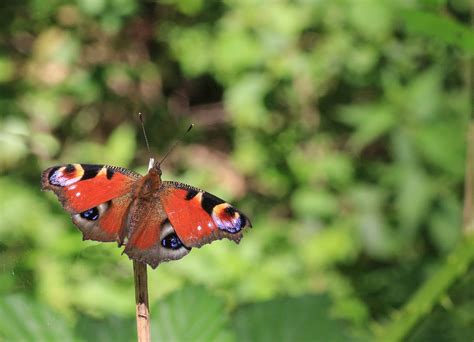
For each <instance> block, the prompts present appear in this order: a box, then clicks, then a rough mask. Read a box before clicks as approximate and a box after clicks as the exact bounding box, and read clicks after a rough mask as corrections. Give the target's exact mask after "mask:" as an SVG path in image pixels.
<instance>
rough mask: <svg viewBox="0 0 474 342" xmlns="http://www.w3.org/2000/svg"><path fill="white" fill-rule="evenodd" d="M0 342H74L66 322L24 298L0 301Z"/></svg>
mask: <svg viewBox="0 0 474 342" xmlns="http://www.w3.org/2000/svg"><path fill="white" fill-rule="evenodd" d="M0 338H1V339H5V340H7V341H73V334H72V331H71V329H70V328H69V326H68V324H67V323H66V320H65V319H64V318H63V317H61V316H59V315H57V314H55V313H53V312H52V311H51V310H50V309H49V308H48V307H46V306H44V305H42V304H39V303H37V302H35V300H34V299H32V298H27V297H26V296H23V295H11V296H8V297H4V298H1V299H0Z"/></svg>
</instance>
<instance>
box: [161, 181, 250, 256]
mask: <svg viewBox="0 0 474 342" xmlns="http://www.w3.org/2000/svg"><path fill="white" fill-rule="evenodd" d="M162 191H163V193H162V194H160V199H161V201H162V203H163V206H164V208H165V210H166V214H167V215H168V219H169V220H170V222H171V225H172V226H173V227H174V229H175V230H176V234H177V235H178V236H179V238H180V239H181V241H182V242H183V243H184V245H185V246H187V247H200V246H202V245H204V244H206V243H210V242H212V241H214V240H220V239H222V238H228V239H230V240H233V241H235V242H237V243H238V242H239V241H240V239H241V237H242V233H241V230H242V229H243V228H244V227H245V226H246V225H247V224H248V225H250V221H249V220H248V218H247V217H246V216H245V215H244V214H242V213H241V212H240V211H238V210H237V209H235V208H234V207H232V206H231V205H230V204H228V203H226V202H224V201H223V200H222V199H220V198H218V197H216V196H214V195H211V194H209V193H207V192H205V191H202V190H199V189H196V188H194V187H191V186H189V185H185V184H181V183H177V182H163V190H162Z"/></svg>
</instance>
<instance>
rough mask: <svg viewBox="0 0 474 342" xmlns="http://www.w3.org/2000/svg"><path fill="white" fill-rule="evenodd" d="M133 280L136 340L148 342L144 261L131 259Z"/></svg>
mask: <svg viewBox="0 0 474 342" xmlns="http://www.w3.org/2000/svg"><path fill="white" fill-rule="evenodd" d="M143 132H145V129H143ZM154 162H155V160H154V159H153V158H150V162H149V164H148V170H150V169H151V168H152V167H153V164H154ZM133 282H134V284H135V304H136V320H137V340H138V342H150V341H151V331H150V306H149V304H148V277H147V269H146V264H145V263H143V262H139V261H136V260H133Z"/></svg>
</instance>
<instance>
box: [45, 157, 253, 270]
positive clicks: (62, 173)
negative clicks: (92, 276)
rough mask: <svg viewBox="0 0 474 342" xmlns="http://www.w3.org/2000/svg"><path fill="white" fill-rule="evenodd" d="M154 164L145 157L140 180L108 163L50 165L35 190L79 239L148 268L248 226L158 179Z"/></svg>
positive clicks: (208, 200)
mask: <svg viewBox="0 0 474 342" xmlns="http://www.w3.org/2000/svg"><path fill="white" fill-rule="evenodd" d="M162 161H163V160H162ZM160 164H161V162H154V161H153V159H151V160H150V168H149V171H148V174H146V175H145V176H142V175H140V174H138V173H136V172H133V171H131V170H127V169H125V168H122V167H116V166H108V165H91V164H67V165H61V166H54V167H50V168H48V169H46V170H44V171H43V173H42V176H41V186H42V190H51V191H53V192H54V193H55V194H56V195H57V197H58V199H59V201H60V202H61V204H62V206H63V207H64V209H65V210H66V211H67V212H69V213H70V214H71V217H72V221H73V223H74V224H75V225H76V226H77V227H78V228H79V229H80V230H81V232H82V234H83V239H84V240H95V241H102V242H113V241H116V242H117V243H118V246H119V247H121V246H123V245H125V249H124V251H123V252H124V253H125V254H127V255H128V256H129V258H130V259H134V260H137V261H140V262H144V263H147V264H148V265H150V266H151V267H153V268H156V267H157V266H158V265H159V264H160V262H162V261H168V260H176V259H180V258H182V257H184V256H185V255H186V254H188V253H189V252H190V250H191V248H193V247H201V246H202V245H204V244H207V243H211V242H212V241H214V240H220V239H223V238H227V239H230V240H233V241H235V242H236V243H239V241H240V239H241V238H242V230H243V229H244V228H245V227H247V226H250V227H251V223H250V221H249V219H248V218H247V216H245V215H244V214H243V213H242V212H241V211H239V210H238V209H236V208H235V207H233V206H232V205H230V204H229V203H227V202H225V201H224V200H222V199H220V198H218V197H216V196H214V195H211V194H210V193H208V192H206V191H203V190H201V189H198V188H196V187H193V186H190V185H186V184H182V183H179V182H174V181H162V180H161V174H162V172H161V168H160Z"/></svg>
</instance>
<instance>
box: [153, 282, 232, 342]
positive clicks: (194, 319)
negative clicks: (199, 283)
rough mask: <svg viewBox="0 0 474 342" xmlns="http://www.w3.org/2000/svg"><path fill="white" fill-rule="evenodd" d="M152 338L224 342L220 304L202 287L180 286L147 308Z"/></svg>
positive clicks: (225, 322) (224, 314) (224, 324)
mask: <svg viewBox="0 0 474 342" xmlns="http://www.w3.org/2000/svg"><path fill="white" fill-rule="evenodd" d="M151 312H152V335H153V338H154V339H156V340H157V341H217V340H219V341H227V340H232V333H231V332H230V330H229V329H228V324H229V321H228V314H227V312H226V309H225V307H224V303H223V301H222V300H221V299H219V298H218V297H215V296H213V295H212V294H211V293H209V292H208V291H206V290H205V289H203V288H202V287H190V286H188V287H184V288H183V289H181V290H179V291H177V292H175V293H173V294H171V295H170V296H168V297H166V298H165V299H163V300H161V301H157V302H156V303H154V304H153V306H152V307H151Z"/></svg>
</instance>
